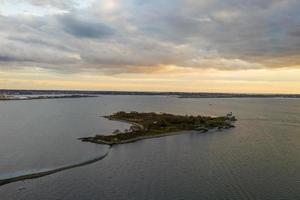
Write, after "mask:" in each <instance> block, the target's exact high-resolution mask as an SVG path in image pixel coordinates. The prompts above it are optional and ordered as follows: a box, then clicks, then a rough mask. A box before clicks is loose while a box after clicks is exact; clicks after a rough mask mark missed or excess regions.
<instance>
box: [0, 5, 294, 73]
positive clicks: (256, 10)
mask: <svg viewBox="0 0 300 200" xmlns="http://www.w3.org/2000/svg"><path fill="white" fill-rule="evenodd" d="M109 1H110V3H111V2H112V0H101V1H95V2H94V3H93V4H91V5H90V6H87V7H85V8H81V9H79V8H76V6H75V5H77V4H78V3H76V2H79V1H55V0H48V1H35V0H28V1H27V2H29V3H31V4H33V5H38V6H45V5H51V6H53V7H56V8H61V9H67V8H68V9H67V10H68V12H67V13H60V14H56V15H45V16H40V17H37V16H25V15H14V16H0V27H1V33H0V44H1V48H0V55H2V56H1V57H0V60H1V62H2V63H5V62H7V63H8V64H7V65H9V63H10V62H14V63H19V65H22V64H23V62H28V61H30V63H33V64H35V63H36V64H37V65H38V66H42V67H45V68H55V69H57V70H59V69H60V68H61V70H62V71H63V70H64V68H66V66H68V67H69V68H68V71H72V70H74V71H81V70H85V69H89V68H93V69H98V70H104V71H110V70H111V71H122V69H124V71H128V70H127V69H128V68H130V67H132V68H134V69H136V67H138V66H142V67H143V69H144V68H145V67H149V68H151V67H152V66H158V65H178V66H181V67H195V68H196V67H198V68H201V67H202V68H216V69H225V70H238V69H251V68H253V69H257V68H262V67H288V66H297V65H298V66H299V65H300V61H299V59H295V57H297V56H298V55H299V54H300V41H299V35H300V34H299V28H298V27H300V14H299V9H300V2H299V1H296V0H284V1H283V0H245V1H239V0H202V1H198V0H185V1H184V0H182V1H180V0H165V1H159V0H153V1H142V0H127V1H119V0H114V1H113V2H115V4H116V5H114V6H112V5H109V4H108V6H107V5H106V4H107V2H109ZM288 58H289V59H288ZM291 58H293V61H289V62H287V60H291ZM270 60H273V61H272V62H270ZM222 65H223V66H222ZM70 66H74V67H73V68H72V67H70ZM116 69H117V70H116ZM145 71H147V70H145ZM149 71H151V70H149Z"/></svg>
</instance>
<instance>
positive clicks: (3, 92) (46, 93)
mask: <svg viewBox="0 0 300 200" xmlns="http://www.w3.org/2000/svg"><path fill="white" fill-rule="evenodd" d="M100 95H156V96H161V95H166V96H175V97H178V98H300V94H242V93H208V92H199V93H196V92H195V93H188V92H139V91H82V90H7V89H0V100H31V99H56V98H84V97H97V96H100Z"/></svg>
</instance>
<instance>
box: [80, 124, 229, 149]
mask: <svg viewBox="0 0 300 200" xmlns="http://www.w3.org/2000/svg"><path fill="white" fill-rule="evenodd" d="M222 130H226V129H225V128H223V129H217V128H214V129H209V130H203V131H195V130H181V131H174V132H170V133H164V134H157V135H146V136H141V137H136V138H132V139H128V140H123V141H119V142H107V141H104V140H100V139H97V140H93V138H92V137H85V138H78V139H79V140H81V141H83V142H91V143H95V144H104V145H110V146H113V145H118V144H126V143H133V142H137V141H140V140H146V139H152V138H160V137H167V136H173V135H181V134H187V133H186V131H188V132H190V133H197V134H202V133H207V132H214V131H222ZM89 138H91V141H89Z"/></svg>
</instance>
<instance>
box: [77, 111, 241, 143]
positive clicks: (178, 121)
mask: <svg viewBox="0 0 300 200" xmlns="http://www.w3.org/2000/svg"><path fill="white" fill-rule="evenodd" d="M105 118H108V119H110V120H116V121H125V122H128V123H131V124H132V126H131V127H130V129H129V130H125V131H124V132H121V131H119V130H115V131H114V133H113V134H111V135H96V136H94V137H86V138H80V139H81V140H82V141H84V142H93V143H101V144H108V145H114V144H121V143H128V142H134V141H137V140H141V139H146V138H152V137H161V136H166V135H169V134H174V133H175V132H178V131H186V130H195V131H200V132H207V131H208V130H210V129H214V128H216V129H219V130H221V129H228V128H231V127H234V126H233V125H232V122H233V121H235V120H236V119H235V117H234V116H232V114H228V115H227V116H224V117H205V116H189V115H185V116H183V115H172V114H166V113H159V114H158V113H153V112H151V113H138V112H123V111H122V112H117V113H115V114H113V115H110V116H106V117H105Z"/></svg>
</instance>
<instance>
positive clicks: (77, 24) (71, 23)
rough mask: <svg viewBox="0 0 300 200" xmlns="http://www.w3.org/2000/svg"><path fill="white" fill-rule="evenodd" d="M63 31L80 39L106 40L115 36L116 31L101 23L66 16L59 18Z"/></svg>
mask: <svg viewBox="0 0 300 200" xmlns="http://www.w3.org/2000/svg"><path fill="white" fill-rule="evenodd" d="M58 19H59V21H60V23H61V25H62V26H63V29H64V30H65V31H66V32H67V33H69V34H71V35H73V36H75V37H79V38H105V37H108V36H111V35H113V34H114V30H113V29H112V28H111V27H109V26H107V25H105V24H104V23H101V22H91V21H89V20H82V19H78V18H76V16H72V15H66V16H60V17H58Z"/></svg>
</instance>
